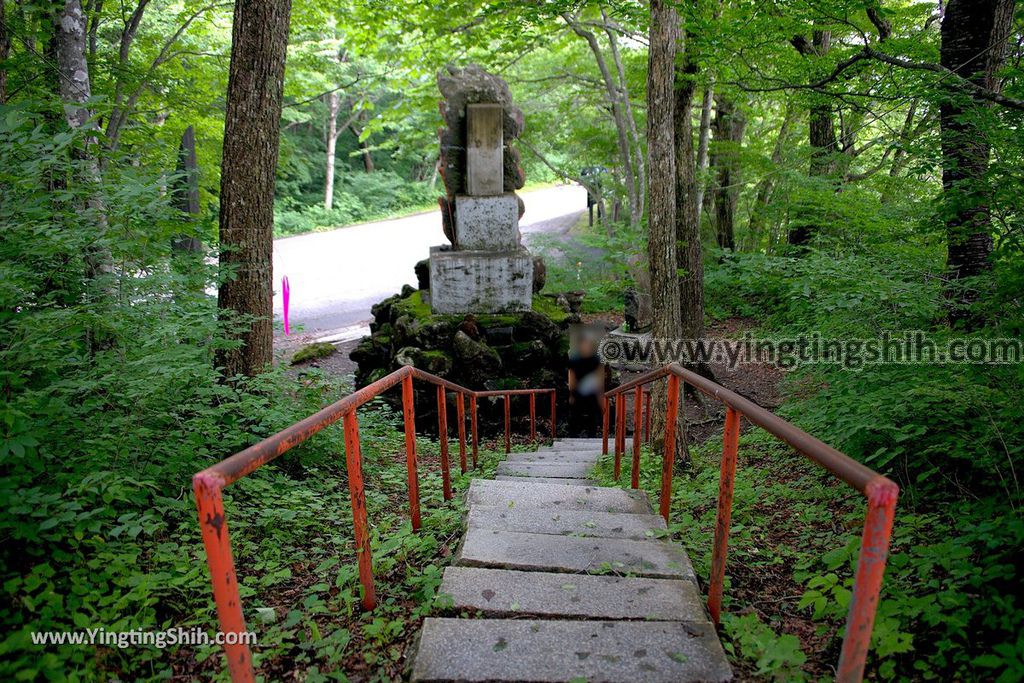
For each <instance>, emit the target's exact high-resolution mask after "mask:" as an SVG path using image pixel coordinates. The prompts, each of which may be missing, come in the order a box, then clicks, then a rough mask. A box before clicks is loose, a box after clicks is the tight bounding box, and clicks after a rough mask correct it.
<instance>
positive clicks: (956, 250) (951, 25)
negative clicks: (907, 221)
mask: <svg viewBox="0 0 1024 683" xmlns="http://www.w3.org/2000/svg"><path fill="white" fill-rule="evenodd" d="M1013 6H1014V2H1013V0H970V1H968V0H950V2H949V3H948V4H947V5H946V12H945V16H944V18H943V20H942V45H941V49H940V61H941V63H942V66H944V67H946V68H947V69H950V70H952V71H955V72H957V73H958V74H959V75H960V76H962V77H964V78H967V79H969V80H971V81H973V82H974V83H976V84H977V85H980V86H982V87H985V88H988V89H989V90H994V91H998V90H999V89H1000V83H999V81H998V80H997V79H996V78H995V72H996V71H997V70H998V68H999V66H1000V65H1001V64H1002V61H1003V58H1004V55H1005V52H1006V43H1007V40H1008V37H1009V33H1010V28H1011V26H1012V20H1013ZM979 55H984V58H982V59H978V56H979ZM988 106H989V105H988V104H987V103H986V102H984V101H982V100H980V99H975V98H971V97H970V96H968V95H965V94H963V93H953V92H948V93H947V95H946V98H945V100H944V101H943V102H942V105H941V107H940V109H939V124H940V140H941V146H942V189H943V203H944V205H945V220H946V234H947V240H948V244H947V249H948V251H947V258H946V266H947V269H948V271H949V277H950V284H949V286H948V288H947V292H946V294H947V298H948V300H949V301H950V319H951V321H952V322H957V321H962V322H964V323H965V324H966V325H967V326H968V327H971V326H974V325H975V322H976V321H973V320H972V318H971V315H970V311H969V310H968V309H969V307H970V305H971V304H972V303H974V302H975V301H976V300H977V299H978V293H977V291H976V290H972V289H970V288H964V287H963V286H961V283H960V282H959V281H960V280H963V279H964V278H969V277H972V276H976V275H980V274H982V273H984V272H986V271H988V270H989V269H990V268H991V267H992V261H991V256H992V231H991V223H990V220H989V215H988V200H989V198H988V191H987V189H986V187H985V175H986V172H987V170H988V162H989V152H990V144H989V141H988V140H987V139H986V136H985V132H984V131H983V130H981V129H980V128H979V126H978V123H977V122H978V119H979V118H980V117H979V113H978V112H979V111H980V110H982V109H984V108H987V107H988Z"/></svg>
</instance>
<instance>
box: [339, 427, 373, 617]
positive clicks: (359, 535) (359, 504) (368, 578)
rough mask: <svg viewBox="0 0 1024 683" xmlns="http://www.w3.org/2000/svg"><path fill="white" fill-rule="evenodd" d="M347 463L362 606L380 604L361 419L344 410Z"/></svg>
mask: <svg viewBox="0 0 1024 683" xmlns="http://www.w3.org/2000/svg"><path fill="white" fill-rule="evenodd" d="M344 420H345V464H346V466H347V468H348V493H349V498H350V499H351V501H352V527H353V530H354V534H353V535H354V536H355V541H356V558H357V562H358V565H359V584H360V585H361V586H362V587H363V600H362V603H363V607H364V608H365V609H368V610H370V609H373V608H374V607H375V606H376V605H377V593H376V591H374V588H373V556H372V554H371V552H370V530H369V529H368V528H367V522H366V494H365V493H364V492H363V464H362V456H361V455H360V452H359V420H358V419H357V418H356V411H354V410H352V411H349V412H347V413H345V417H344Z"/></svg>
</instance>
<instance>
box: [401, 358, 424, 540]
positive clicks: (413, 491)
mask: <svg viewBox="0 0 1024 683" xmlns="http://www.w3.org/2000/svg"><path fill="white" fill-rule="evenodd" d="M402 415H403V417H404V419H405V471H406V476H407V477H408V480H409V517H410V518H411V519H412V530H413V531H419V529H420V483H419V475H418V474H417V472H416V412H415V409H414V408H413V393H412V374H411V373H410V374H408V375H406V376H405V377H403V378H402Z"/></svg>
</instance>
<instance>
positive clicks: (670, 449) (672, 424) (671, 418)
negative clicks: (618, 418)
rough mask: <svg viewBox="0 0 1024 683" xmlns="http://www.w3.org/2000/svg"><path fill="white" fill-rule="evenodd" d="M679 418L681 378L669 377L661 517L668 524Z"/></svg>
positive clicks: (662, 469)
mask: <svg viewBox="0 0 1024 683" xmlns="http://www.w3.org/2000/svg"><path fill="white" fill-rule="evenodd" d="M678 417H679V377H677V376H676V375H674V374H670V375H669V376H668V388H667V389H666V398H665V455H664V457H663V458H662V460H661V501H660V503H661V505H660V512H661V516H662V517H663V518H664V519H665V523H666V524H668V513H669V509H670V508H671V506H672V473H673V472H674V471H675V466H676V422H677V420H678Z"/></svg>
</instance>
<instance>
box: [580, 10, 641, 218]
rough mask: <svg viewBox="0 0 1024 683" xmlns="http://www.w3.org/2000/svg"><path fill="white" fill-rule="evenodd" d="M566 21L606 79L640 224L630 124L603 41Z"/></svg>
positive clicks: (632, 205)
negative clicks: (582, 41)
mask: <svg viewBox="0 0 1024 683" xmlns="http://www.w3.org/2000/svg"><path fill="white" fill-rule="evenodd" d="M562 18H563V19H564V20H565V23H566V24H568V25H569V28H571V29H572V31H573V32H574V33H575V34H576V35H578V36H580V37H581V38H583V39H584V40H586V41H587V45H589V46H590V51H591V52H593V53H594V59H595V61H596V62H597V68H598V70H599V71H600V72H601V79H602V81H603V82H604V87H605V92H606V93H607V95H608V102H609V104H610V105H611V109H612V118H613V119H614V120H615V136H616V141H617V142H618V146H619V161H620V162H621V163H622V168H623V176H624V177H623V180H624V181H625V183H624V184H625V186H626V197H627V199H628V200H629V222H630V225H632V226H634V227H635V226H637V225H639V224H640V219H641V217H642V216H641V214H640V195H639V191H638V188H637V178H636V172H635V171H634V170H633V156H632V153H631V150H630V144H629V125H628V123H627V122H626V114H625V108H624V107H623V105H622V97H621V95H620V93H619V88H618V87H617V85H616V83H615V81H614V79H613V78H612V74H611V71H609V70H608V64H607V62H605V59H604V54H603V53H602V52H601V45H600V43H598V42H597V36H595V35H594V34H593V32H592V31H588V30H587V29H586V28H584V27H583V25H582V24H580V23H579V22H578V21H577V20H576V19H575V18H574V17H573V16H572V15H570V14H568V13H565V14H563V15H562Z"/></svg>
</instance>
